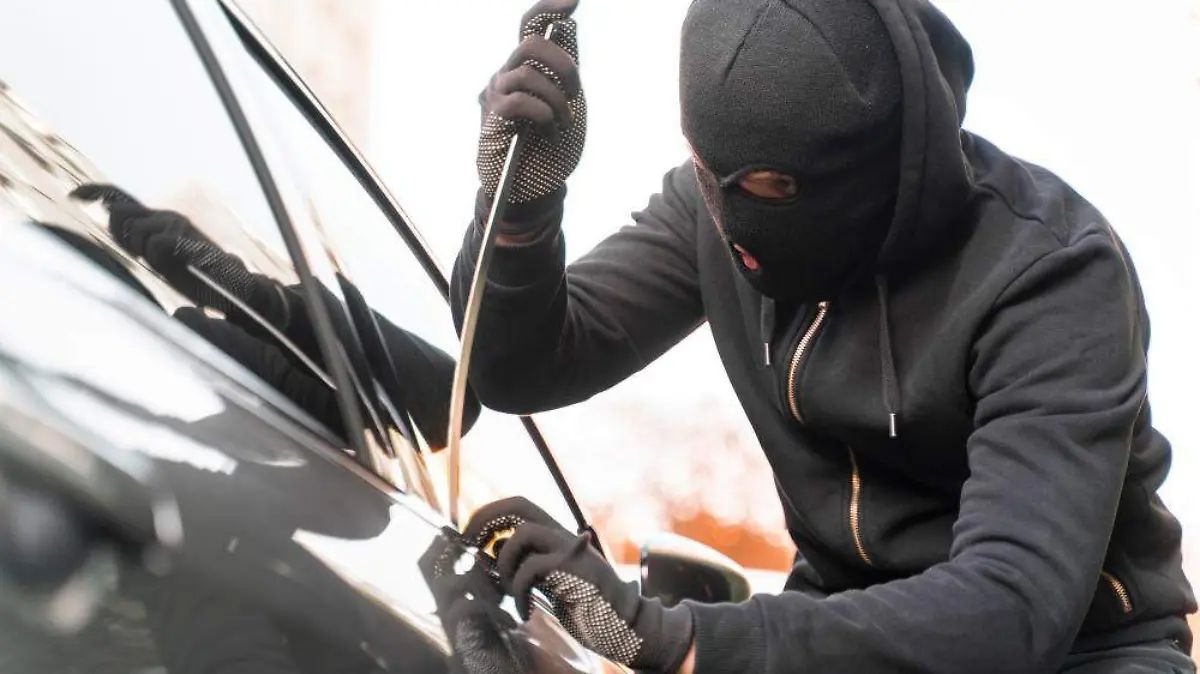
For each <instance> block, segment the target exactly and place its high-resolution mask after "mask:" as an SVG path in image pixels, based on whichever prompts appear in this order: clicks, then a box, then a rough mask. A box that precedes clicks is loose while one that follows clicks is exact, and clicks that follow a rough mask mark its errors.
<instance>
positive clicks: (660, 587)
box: [641, 533, 750, 606]
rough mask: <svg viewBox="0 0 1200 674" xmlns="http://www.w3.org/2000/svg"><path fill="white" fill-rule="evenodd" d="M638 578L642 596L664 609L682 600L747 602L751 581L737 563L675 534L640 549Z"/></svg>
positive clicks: (652, 539)
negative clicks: (660, 603) (652, 600)
mask: <svg viewBox="0 0 1200 674" xmlns="http://www.w3.org/2000/svg"><path fill="white" fill-rule="evenodd" d="M641 575H642V596H645V597H657V598H658V599H660V600H661V601H662V602H663V604H665V605H666V606H675V605H676V604H678V603H679V602H681V601H683V600H684V599H690V600H692V601H696V602H701V603H705V604H716V603H722V602H734V603H737V602H742V601H745V600H747V599H749V598H750V581H749V579H747V577H746V571H745V569H743V568H742V567H741V566H740V565H739V564H738V563H737V562H734V561H733V560H732V559H729V558H728V557H726V556H725V555H722V554H721V553H719V552H717V551H716V550H713V549H712V548H710V547H708V546H707V545H704V544H702V543H697V542H696V541H693V540H691V539H690V538H685V537H683V536H679V535H676V534H671V533H658V534H655V535H653V536H651V537H650V538H649V539H648V540H647V541H646V542H645V543H644V544H643V545H642V549H641Z"/></svg>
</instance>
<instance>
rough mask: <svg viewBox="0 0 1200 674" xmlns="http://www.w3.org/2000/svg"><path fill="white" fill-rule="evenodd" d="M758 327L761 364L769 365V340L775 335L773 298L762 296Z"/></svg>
mask: <svg viewBox="0 0 1200 674" xmlns="http://www.w3.org/2000/svg"><path fill="white" fill-rule="evenodd" d="M758 329H759V331H760V333H761V335H762V345H763V365H765V366H766V367H771V340H772V339H773V338H774V337H775V300H773V299H771V298H770V297H766V296H763V298H762V307H761V309H760V311H759V315H758Z"/></svg>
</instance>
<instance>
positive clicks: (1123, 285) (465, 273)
mask: <svg viewBox="0 0 1200 674" xmlns="http://www.w3.org/2000/svg"><path fill="white" fill-rule="evenodd" d="M872 4H873V5H874V6H875V7H876V9H877V10H878V11H879V13H880V15H881V16H882V18H883V19H884V22H885V23H886V25H887V27H888V31H889V34H890V36H891V39H892V42H893V44H894V46H895V50H896V54H897V57H898V60H899V62H900V69H901V77H902V85H903V90H904V103H903V137H902V163H901V171H900V191H899V197H898V200H897V204H896V213H895V217H894V220H893V223H892V225H891V229H890V230H889V233H888V236H887V240H886V243H885V244H884V246H883V248H882V250H881V253H880V256H879V262H878V264H877V267H876V270H875V271H876V274H875V276H874V278H869V279H865V280H863V281H861V282H858V283H854V284H852V285H851V286H849V287H847V288H845V289H844V290H843V292H841V293H840V294H839V295H838V296H837V297H831V298H829V301H828V302H827V303H822V304H821V305H813V306H802V307H798V308H796V309H795V310H794V311H792V312H790V315H786V316H781V317H780V319H781V320H778V321H775V320H772V317H773V309H772V307H771V306H770V304H769V303H766V302H765V301H764V300H763V298H762V297H761V296H759V295H758V294H757V293H756V292H755V291H754V290H753V289H752V288H751V287H750V286H749V284H748V283H747V282H746V281H745V280H744V278H743V277H742V275H741V274H740V273H739V272H738V270H737V269H736V268H735V267H734V261H733V260H732V259H731V256H730V253H729V249H728V247H727V246H726V244H725V243H724V242H723V241H722V239H721V238H720V236H719V235H718V233H717V230H716V227H715V225H714V223H713V221H712V219H711V217H710V216H709V214H708V212H707V211H706V209H705V206H704V203H703V201H702V199H701V196H700V193H699V191H698V188H697V185H696V179H695V175H694V172H693V170H692V167H691V165H690V163H689V164H685V165H684V166H681V167H679V168H676V169H674V170H673V171H671V172H669V173H668V174H667V175H666V178H665V181H664V185H663V190H662V192H661V193H660V194H658V195H655V196H654V197H652V198H651V200H650V204H649V206H648V207H647V208H646V209H645V210H644V211H642V212H640V213H637V214H635V216H634V219H635V224H634V225H633V226H628V227H625V228H623V229H621V230H620V231H619V232H617V233H616V234H614V235H612V236H611V237H609V238H608V239H607V240H605V241H604V242H602V243H601V244H600V245H598V246H597V247H596V248H595V249H594V250H592V251H591V252H589V253H588V254H587V255H585V256H584V257H582V258H581V259H579V260H578V261H576V262H574V263H573V264H571V265H570V266H566V265H565V263H564V260H565V254H564V241H563V235H562V233H561V231H560V229H559V227H558V225H559V222H560V220H561V216H562V211H561V208H560V209H558V210H557V211H556V212H554V213H552V214H550V216H549V219H548V221H547V223H546V230H545V232H544V234H542V235H541V236H540V237H538V238H537V239H536V240H535V241H533V242H531V243H528V244H523V245H509V246H503V247H499V248H498V249H497V250H496V253H495V257H494V259H493V267H492V270H491V273H490V278H489V286H488V298H487V301H486V302H485V303H484V307H483V312H482V314H481V317H480V325H479V330H480V333H479V334H480V335H481V336H482V338H481V339H479V340H478V341H477V343H476V346H475V349H476V350H475V355H474V365H473V371H472V384H473V386H474V387H475V390H476V392H477V393H478V395H479V397H480V399H481V400H482V401H483V403H484V404H485V405H488V406H490V407H493V408H496V409H499V410H502V411H507V412H513V413H534V412H538V411H544V410H548V409H554V408H557V407H562V406H566V405H569V404H572V403H577V402H580V401H583V400H586V399H588V398H589V397H591V396H593V395H595V394H596V393H598V392H601V391H603V390H605V389H607V388H609V387H610V386H612V385H614V384H616V383H618V382H620V381H621V380H623V379H625V378H626V377H628V376H629V375H631V374H633V373H634V372H637V371H638V370H640V369H641V368H643V367H645V366H646V365H647V364H648V363H650V362H651V361H653V360H654V359H655V358H657V357H658V356H660V355H661V354H662V353H663V352H665V351H666V350H667V349H669V348H671V347H672V346H673V345H674V344H676V343H677V342H679V341H680V340H681V339H683V338H684V337H685V336H686V335H688V334H689V333H690V332H691V331H692V330H693V329H695V328H696V327H697V326H698V325H700V324H701V323H702V322H704V321H706V320H707V321H708V322H709V323H710V325H711V328H712V334H713V337H714V339H715V340H716V344H717V347H718V350H719V352H720V355H721V359H722V362H723V364H724V366H725V369H726V372H727V374H728V376H729V378H730V381H731V382H732V383H733V386H734V388H735V390H736V391H737V394H738V396H739V398H740V400H741V402H742V405H743V407H744V409H745V411H746V414H747V416H748V417H749V419H750V422H751V424H752V425H753V427H754V429H755V432H756V434H757V436H758V439H759V441H760V443H761V445H762V448H763V451H764V452H765V454H766V456H767V458H768V459H769V461H770V463H771V465H772V467H773V469H774V472H775V476H776V482H777V488H778V491H779V494H780V497H781V501H782V503H783V506H784V510H785V513H786V516H787V523H788V527H789V531H790V533H791V536H792V539H793V540H794V541H795V543H796V546H797V548H798V549H799V555H798V556H797V563H796V566H795V569H794V571H793V573H792V575H791V577H790V579H789V582H788V587H787V591H785V592H784V593H782V594H781V595H778V596H759V597H755V598H754V599H752V600H751V601H749V602H746V603H744V604H740V605H736V606H733V605H717V606H700V605H692V610H693V613H694V616H695V625H696V645H697V671H698V672H699V674H706V673H708V672H715V673H725V672H743V671H744V672H761V671H767V672H784V671H800V672H828V671H848V672H897V671H913V672H916V671H920V672H954V673H959V672H964V671H973V672H992V671H995V672H1052V671H1056V670H1057V669H1058V668H1059V667H1060V666H1061V663H1062V661H1063V659H1064V657H1065V656H1066V654H1067V653H1068V652H1071V651H1080V650H1086V649H1092V648H1104V647H1111V646H1117V645H1122V644H1125V643H1132V642H1138V641H1146V640H1152V639H1164V638H1165V639H1176V640H1178V641H1179V642H1180V643H1181V646H1182V647H1184V648H1190V644H1191V634H1190V632H1189V631H1188V628H1187V624H1186V621H1185V619H1184V616H1185V614H1186V613H1188V612H1191V611H1193V610H1194V609H1195V607H1196V605H1195V601H1194V598H1193V595H1192V591H1191V588H1190V587H1189V585H1188V582H1187V580H1186V579H1185V577H1184V574H1183V570H1182V564H1181V554H1180V537H1181V532H1180V526H1179V523H1178V522H1177V521H1176V519H1175V518H1174V517H1173V516H1172V515H1171V514H1170V513H1169V512H1168V511H1167V510H1166V508H1165V507H1164V505H1163V503H1162V502H1161V500H1160V499H1159V497H1158V496H1157V493H1156V492H1157V490H1158V488H1159V487H1160V485H1161V484H1162V482H1163V480H1164V478H1165V476H1166V474H1167V470H1168V467H1169V463H1170V446H1169V444H1168V442H1167V440H1166V439H1165V438H1164V437H1163V436H1162V435H1161V434H1159V433H1158V432H1157V431H1156V430H1155V429H1154V428H1153V427H1152V426H1151V423H1150V407H1149V404H1148V403H1147V400H1146V350H1147V346H1148V342H1149V319H1148V316H1147V313H1146V308H1145V304H1144V302H1143V299H1142V295H1141V289H1140V286H1139V284H1138V281H1137V276H1136V273H1135V271H1134V268H1133V264H1132V262H1131V260H1130V259H1129V256H1128V253H1127V252H1126V250H1125V248H1124V246H1123V245H1122V244H1121V242H1120V240H1119V239H1118V238H1117V236H1116V234H1115V233H1114V232H1113V230H1112V228H1111V227H1110V226H1109V225H1108V223H1107V222H1106V221H1105V219H1104V217H1103V216H1102V215H1101V214H1100V213H1099V212H1098V211H1097V210H1096V209H1095V208H1094V207H1093V206H1092V205H1091V204H1089V203H1088V202H1087V201H1085V200H1084V199H1083V198H1082V197H1081V196H1080V195H1078V194H1076V193H1075V192H1074V191H1073V190H1072V189H1071V188H1070V187H1069V186H1068V185H1066V184H1065V183H1064V182H1063V181H1062V180H1061V179H1059V178H1058V177H1056V176H1055V175H1053V174H1052V173H1050V172H1049V171H1046V170H1045V169H1042V168H1040V167H1037V166H1034V165H1031V164H1029V163H1027V162H1023V161H1020V160H1018V159H1015V158H1013V157H1011V156H1009V155H1007V154H1005V153H1003V152H1002V151H1000V150H999V149H997V148H996V147H995V146H993V145H991V144H990V143H988V142H987V141H985V140H983V139H982V138H979V137H978V136H975V135H972V134H969V133H967V132H964V131H962V130H961V124H962V119H963V116H964V114H965V107H966V105H965V104H966V92H967V89H968V88H969V86H970V82H971V79H972V75H973V66H972V63H971V56H970V49H969V47H968V46H967V44H966V43H965V41H964V40H963V39H962V37H961V36H960V35H959V34H958V32H957V31H956V30H955V29H954V27H953V26H952V25H951V24H950V23H949V21H948V20H947V19H946V18H945V17H944V16H943V15H942V14H941V13H940V12H938V11H937V10H936V9H935V8H934V7H933V6H932V5H930V4H929V3H928V2H924V1H922V0H872ZM478 206H479V207H478V208H477V212H478V216H477V218H476V223H475V225H474V226H472V227H471V228H470V230H469V232H468V234H467V237H466V241H465V244H464V248H463V251H462V253H461V254H460V256H459V259H458V262H457V265H456V268H455V276H454V297H455V300H456V307H455V309H456V316H457V317H459V320H461V312H462V308H463V305H464V304H465V302H466V286H467V285H468V282H467V281H468V280H469V278H470V275H471V273H472V271H473V265H474V260H475V257H476V255H477V252H478V250H479V243H480V233H481V226H480V222H482V218H483V216H484V215H485V214H486V213H485V211H486V208H484V207H486V204H485V203H482V201H481V202H480V204H478ZM764 342H765V344H766V346H765V347H764ZM1110 537H1111V539H1110Z"/></svg>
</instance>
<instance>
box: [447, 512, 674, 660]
mask: <svg viewBox="0 0 1200 674" xmlns="http://www.w3.org/2000/svg"><path fill="white" fill-rule="evenodd" d="M511 528H515V530H516V532H515V533H514V534H513V536H512V537H511V538H509V539H508V540H507V541H505V542H504V544H503V547H501V548H500V552H499V555H498V558H497V570H498V573H499V576H500V582H501V585H502V586H503V587H504V588H506V589H507V590H508V591H509V593H510V594H512V596H513V597H514V598H515V599H516V602H517V609H518V611H519V612H520V614H521V616H522V617H524V618H525V619H528V618H529V609H530V597H529V593H530V591H531V590H533V589H534V588H536V589H538V590H539V591H540V592H541V593H542V594H543V595H545V596H546V598H547V599H549V601H550V603H551V605H552V607H553V611H554V614H555V617H556V618H558V620H559V622H560V623H562V626H563V627H564V628H565V629H566V630H567V632H569V633H570V634H571V636H573V637H575V638H576V639H577V640H578V641H579V642H580V643H581V644H583V645H584V646H586V647H587V648H589V649H591V650H593V651H595V652H596V653H599V654H600V655H602V656H604V657H606V658H608V659H609V660H612V661H614V662H619V663H621V664H623V665H626V666H629V667H632V668H634V669H639V670H648V671H656V672H669V673H671V674H674V672H676V671H677V670H678V669H679V667H680V666H681V665H682V664H683V661H684V658H685V657H686V656H687V653H688V649H689V648H690V647H691V645H692V614H691V611H690V610H689V609H688V608H687V607H686V606H678V607H675V608H670V609H668V608H666V607H664V606H663V605H662V602H660V601H659V600H657V599H646V598H644V597H642V596H641V595H640V593H639V592H638V588H637V585H636V583H625V582H623V581H622V580H621V579H620V578H618V577H617V574H616V571H614V570H613V568H612V567H611V566H610V565H609V564H608V562H606V561H605V560H604V558H602V557H601V556H600V555H599V554H598V553H597V552H596V551H595V550H594V549H593V548H592V546H591V539H590V536H589V535H588V534H584V535H582V536H575V535H574V534H572V533H570V532H569V531H567V530H566V529H564V528H562V527H561V526H560V525H558V524H557V523H556V522H555V521H554V519H553V518H551V517H550V516H549V515H547V514H546V513H545V512H544V511H543V510H542V509H540V508H538V507H537V506H535V505H534V504H532V503H530V502H529V501H527V500H525V499H523V498H519V497H518V498H510V499H505V500H503V501H498V502H496V503H493V504H491V505H488V506H485V507H484V508H482V509H480V510H479V512H477V513H476V514H475V516H474V517H472V518H471V521H470V522H468V523H467V526H466V528H465V529H464V532H463V537H464V538H465V539H467V540H468V541H470V542H471V544H472V545H478V546H480V547H482V546H484V545H486V543H487V542H488V541H489V540H490V539H491V538H492V537H493V536H494V535H495V534H496V532H498V531H503V530H505V529H511Z"/></svg>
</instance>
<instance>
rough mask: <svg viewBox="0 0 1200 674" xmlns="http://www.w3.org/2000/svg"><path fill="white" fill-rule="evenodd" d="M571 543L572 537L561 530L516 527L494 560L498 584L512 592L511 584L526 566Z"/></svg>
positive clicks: (533, 524)
mask: <svg viewBox="0 0 1200 674" xmlns="http://www.w3.org/2000/svg"><path fill="white" fill-rule="evenodd" d="M571 541H572V536H571V535H570V534H568V533H567V532H566V531H564V530H562V529H557V528H550V527H547V526H543V525H541V524H538V523H536V522H525V523H524V524H522V525H521V526H519V527H517V531H516V533H515V534H513V537H512V538H510V539H508V541H506V542H505V543H504V546H503V547H502V548H501V549H500V555H499V557H497V559H496V571H497V572H498V573H499V574H500V584H501V585H503V586H504V587H506V588H508V589H509V591H510V592H512V590H513V587H512V582H513V581H514V580H515V579H516V577H517V575H518V574H519V573H520V571H521V569H523V568H524V567H525V566H526V564H528V563H529V562H531V561H533V559H534V558H536V557H539V556H543V557H544V556H547V555H550V554H552V553H554V552H557V551H559V550H562V549H563V548H564V547H568V546H570V544H571ZM513 596H516V594H515V593H514V594H513Z"/></svg>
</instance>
